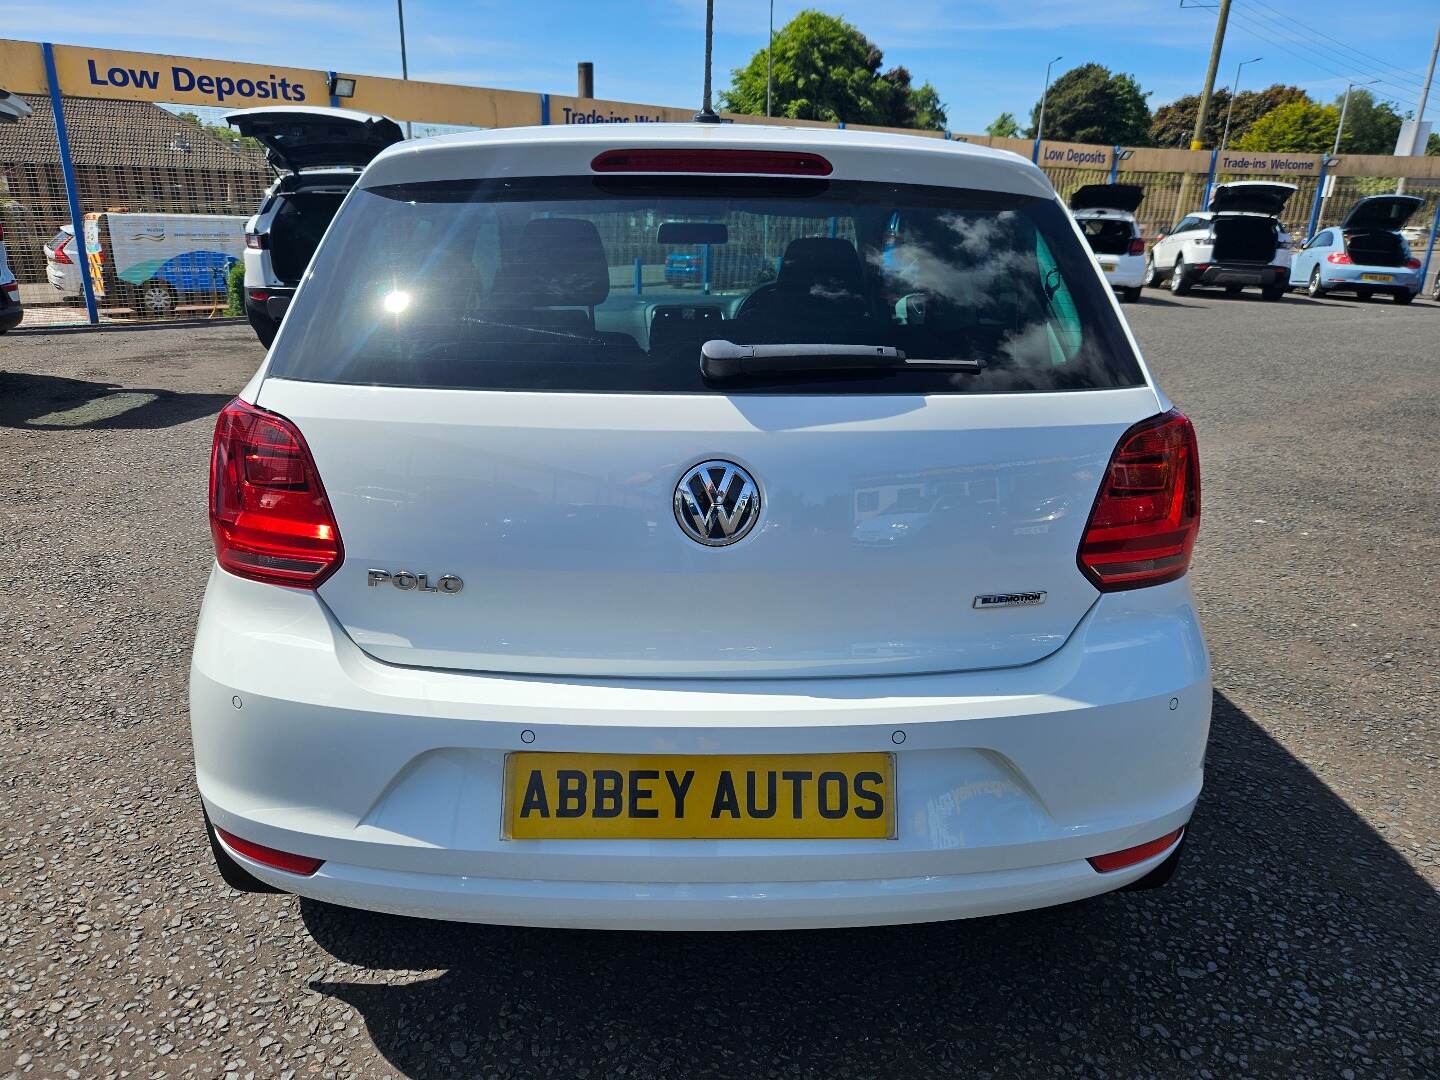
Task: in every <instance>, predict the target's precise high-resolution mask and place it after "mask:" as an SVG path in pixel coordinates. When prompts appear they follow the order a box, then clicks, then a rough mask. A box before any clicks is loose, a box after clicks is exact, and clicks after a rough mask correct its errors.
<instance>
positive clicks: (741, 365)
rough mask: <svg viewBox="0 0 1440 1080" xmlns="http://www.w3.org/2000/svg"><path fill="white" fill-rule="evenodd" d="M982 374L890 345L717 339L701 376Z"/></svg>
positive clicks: (966, 363)
mask: <svg viewBox="0 0 1440 1080" xmlns="http://www.w3.org/2000/svg"><path fill="white" fill-rule="evenodd" d="M927 368H928V369H940V370H945V371H970V372H975V371H979V370H980V368H981V364H980V361H978V360H924V359H920V358H918V357H910V356H906V355H905V353H904V352H902V351H901V350H900V349H896V348H894V347H892V346H890V345H828V344H814V345H811V344H798V343H797V344H791V343H786V344H784V345H736V344H735V343H734V342H733V341H724V340H720V339H716V340H713V341H707V342H705V344H704V345H701V346H700V374H702V375H703V376H705V378H707V379H734V378H739V377H741V376H744V375H766V374H771V373H779V372H787V371H910V370H920V369H927Z"/></svg>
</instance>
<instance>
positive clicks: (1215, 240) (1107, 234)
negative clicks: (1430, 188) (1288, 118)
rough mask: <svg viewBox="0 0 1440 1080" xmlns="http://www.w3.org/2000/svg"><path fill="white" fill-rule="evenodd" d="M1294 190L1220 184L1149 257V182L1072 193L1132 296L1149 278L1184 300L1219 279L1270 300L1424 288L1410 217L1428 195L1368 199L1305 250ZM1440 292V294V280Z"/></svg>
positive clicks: (1120, 284) (1100, 252)
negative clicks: (1298, 236)
mask: <svg viewBox="0 0 1440 1080" xmlns="http://www.w3.org/2000/svg"><path fill="white" fill-rule="evenodd" d="M1295 190H1296V189H1295V185H1294V184H1282V183H1275V182H1271V181H1262V180H1242V181H1236V182H1234V183H1229V184H1218V185H1216V186H1215V188H1214V190H1213V192H1212V193H1211V197H1210V201H1209V208H1208V209H1207V210H1197V211H1195V212H1194V213H1190V214H1187V215H1185V216H1184V217H1183V218H1181V219H1180V221H1179V222H1178V223H1177V224H1176V225H1175V227H1174V228H1173V229H1170V230H1169V231H1168V232H1166V233H1163V234H1162V235H1160V236H1159V237H1158V238H1157V239H1156V241H1155V243H1154V244H1153V245H1150V247H1149V251H1148V253H1147V251H1146V243H1145V240H1144V238H1143V236H1142V233H1141V229H1140V226H1139V224H1138V222H1137V221H1136V219H1135V210H1136V209H1137V208H1138V207H1139V205H1140V202H1141V200H1142V199H1143V198H1144V188H1142V187H1141V186H1140V185H1138V184H1088V185H1086V186H1084V187H1081V188H1080V189H1078V190H1077V191H1076V192H1075V193H1074V194H1073V195H1072V196H1071V197H1070V208H1071V212H1072V215H1073V216H1074V218H1075V221H1076V224H1077V225H1079V227H1080V230H1081V232H1082V233H1083V234H1084V236H1085V239H1086V240H1087V241H1088V242H1089V244H1090V249H1091V251H1093V252H1094V254H1095V258H1096V261H1097V262H1099V264H1100V269H1101V270H1102V272H1103V273H1104V274H1105V279H1106V280H1107V281H1108V282H1109V283H1110V284H1111V286H1112V287H1113V288H1114V289H1115V290H1116V291H1117V292H1118V293H1119V294H1120V298H1121V299H1122V300H1125V301H1127V302H1132V303H1133V302H1134V301H1136V300H1138V299H1139V298H1140V286H1141V285H1142V284H1143V285H1148V286H1150V287H1152V288H1161V287H1168V288H1169V289H1170V291H1171V292H1172V293H1174V294H1176V295H1177V296H1183V295H1184V294H1185V293H1188V292H1190V290H1191V289H1194V288H1197V287H1201V286H1211V285H1214V286H1219V287H1222V288H1224V289H1225V291H1226V292H1229V293H1239V292H1241V291H1243V290H1244V289H1246V288H1258V289H1259V290H1260V294H1261V296H1263V297H1264V298H1265V299H1266V300H1278V299H1280V297H1282V296H1284V295H1285V293H1286V292H1288V291H1290V290H1292V289H1304V290H1305V291H1306V292H1308V293H1309V294H1310V295H1311V296H1314V297H1320V296H1324V295H1325V294H1327V293H1329V292H1335V291H1348V292H1352V293H1354V294H1355V295H1357V296H1360V297H1361V298H1366V299H1368V298H1369V297H1371V296H1374V295H1380V294H1384V295H1388V296H1390V297H1391V298H1392V299H1394V300H1395V301H1396V302H1397V303H1401V304H1408V303H1409V302H1410V301H1411V300H1413V299H1414V298H1415V297H1416V295H1418V294H1419V293H1420V292H1421V290H1422V289H1423V288H1424V280H1423V277H1422V270H1423V262H1422V260H1421V259H1419V258H1417V257H1416V256H1415V255H1414V254H1413V253H1412V251H1411V249H1410V246H1409V239H1408V236H1407V232H1408V230H1406V223H1407V222H1408V221H1409V220H1410V219H1411V218H1412V217H1413V216H1414V215H1415V212H1416V211H1417V210H1418V209H1419V208H1420V207H1421V206H1422V205H1423V204H1424V201H1423V200H1422V199H1419V198H1416V197H1415V196H1413V195H1373V196H1371V197H1369V198H1366V199H1361V200H1360V201H1359V202H1358V203H1356V204H1355V206H1354V207H1353V208H1352V209H1351V210H1350V213H1349V214H1347V215H1346V217H1345V220H1344V221H1343V222H1341V223H1340V224H1339V225H1338V226H1335V227H1333V228H1328V229H1323V230H1321V231H1320V232H1318V233H1316V234H1315V235H1314V236H1312V237H1310V238H1309V239H1308V240H1307V241H1306V242H1305V243H1304V244H1303V245H1302V246H1301V247H1300V248H1299V250H1298V251H1297V250H1293V244H1292V238H1291V236H1290V234H1289V233H1288V232H1287V231H1286V229H1285V226H1284V224H1283V223H1282V222H1281V220H1280V215H1281V214H1282V213H1283V212H1284V209H1285V206H1286V204H1287V203H1288V202H1289V200H1290V197H1291V196H1292V195H1294V193H1295ZM1426 239H1427V240H1428V233H1427V234H1426ZM1435 291H1436V298H1437V299H1440V279H1437V287H1436V290H1435Z"/></svg>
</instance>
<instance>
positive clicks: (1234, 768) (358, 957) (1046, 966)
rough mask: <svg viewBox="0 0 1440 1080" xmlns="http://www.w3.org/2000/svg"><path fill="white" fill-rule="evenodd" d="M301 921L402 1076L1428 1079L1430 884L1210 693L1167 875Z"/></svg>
mask: <svg viewBox="0 0 1440 1080" xmlns="http://www.w3.org/2000/svg"><path fill="white" fill-rule="evenodd" d="M301 914H302V917H303V919H304V921H305V924H306V926H307V928H308V929H309V931H310V933H311V934H312V935H313V937H314V938H315V940H316V941H317V942H318V943H319V944H320V946H321V947H322V948H324V949H325V950H326V951H327V952H329V953H330V954H331V955H332V956H334V957H336V958H337V959H339V960H341V961H344V962H345V963H348V964H353V965H357V966H360V967H363V968H369V969H372V970H374V972H375V975H374V977H372V978H366V979H360V980H354V981H323V980H316V981H312V982H310V984H309V985H310V987H311V988H312V989H313V990H315V991H317V992H319V993H322V994H326V995H329V996H331V997H334V998H337V999H339V1000H342V1001H345V1002H348V1003H349V1004H350V1005H351V1006H353V1007H354V1008H355V1009H356V1010H358V1011H359V1013H360V1014H361V1015H362V1016H363V1017H364V1020H365V1023H366V1025H367V1027H368V1030H369V1034H370V1037H371V1038H372V1039H373V1040H374V1043H375V1046H376V1048H377V1049H378V1050H379V1052H380V1053H381V1054H382V1055H383V1056H384V1057H385V1058H386V1059H387V1061H388V1062H389V1063H390V1064H391V1065H392V1066H393V1067H394V1068H396V1069H397V1070H399V1071H400V1072H401V1073H403V1074H405V1075H406V1076H411V1077H422V1078H431V1077H445V1076H456V1075H466V1076H468V1075H483V1076H490V1075H492V1074H495V1073H503V1074H505V1075H518V1076H535V1075H557V1076H559V1075H563V1076H567V1077H579V1076H586V1075H589V1076H594V1077H613V1076H622V1075H625V1076H657V1075H661V1076H668V1075H673V1076H697V1075H714V1076H769V1075H781V1076H792V1075H793V1076H809V1075H824V1076H922V1075H937V1074H952V1073H955V1074H966V1075H980V1076H986V1075H993V1076H1015V1075H1034V1076H1040V1075H1045V1076H1050V1075H1056V1074H1058V1073H1061V1072H1065V1073H1069V1072H1075V1071H1077V1070H1078V1071H1079V1072H1081V1073H1083V1074H1085V1075H1096V1076H1101V1075H1106V1074H1107V1073H1111V1074H1114V1072H1116V1071H1118V1072H1119V1073H1121V1074H1124V1075H1132V1074H1137V1073H1138V1074H1141V1075H1159V1076H1166V1075H1181V1074H1185V1075H1207V1074H1206V1073H1203V1072H1201V1071H1200V1070H1202V1069H1209V1070H1210V1074H1211V1075H1217V1076H1231V1075H1247V1076H1275V1075H1320V1074H1324V1075H1339V1069H1340V1068H1341V1064H1342V1063H1343V1062H1344V1061H1345V1060H1347V1059H1348V1060H1351V1061H1353V1062H1354V1063H1355V1068H1357V1069H1361V1070H1365V1069H1367V1068H1369V1069H1372V1070H1375V1071H1379V1072H1390V1073H1401V1074H1404V1075H1414V1076H1419V1075H1435V1074H1437V1072H1440V1052H1437V1050H1436V1045H1437V1037H1436V1036H1437V1029H1440V1019H1437V1013H1436V1009H1435V995H1434V993H1433V985H1434V983H1433V980H1434V978H1435V973H1436V971H1437V970H1440V935H1437V934H1436V933H1435V928H1436V926H1437V925H1440V902H1437V898H1436V892H1435V890H1434V888H1433V887H1432V886H1430V885H1429V884H1428V883H1427V882H1426V881H1425V880H1424V879H1423V878H1422V877H1421V876H1420V875H1418V874H1417V873H1415V872H1414V871H1413V870H1412V869H1411V867H1410V866H1409V864H1408V863H1406V862H1405V861H1404V860H1403V859H1402V858H1401V857H1400V856H1399V855H1398V854H1397V853H1396V852H1395V851H1394V850H1393V849H1392V848H1391V847H1390V846H1389V845H1388V844H1387V843H1386V841H1385V840H1384V839H1383V838H1382V837H1381V836H1380V835H1379V834H1378V833H1376V832H1375V831H1374V830H1373V829H1372V828H1370V827H1369V825H1367V824H1366V823H1365V822H1364V821H1362V820H1361V819H1360V818H1359V817H1358V816H1357V815H1356V814H1355V813H1354V812H1353V811H1352V810H1351V809H1350V808H1349V807H1348V806H1347V805H1346V804H1345V802H1344V801H1343V800H1341V799H1340V798H1339V797H1338V796H1336V795H1335V794H1334V793H1333V792H1331V791H1330V789H1329V788H1328V787H1326V785H1325V784H1324V782H1323V781H1321V780H1320V779H1319V778H1318V777H1317V776H1315V774H1313V773H1312V772H1311V771H1310V770H1309V769H1307V768H1306V767H1305V766H1304V765H1303V764H1301V763H1300V762H1299V761H1297V760H1296V759H1295V758H1293V757H1292V756H1291V755H1290V754H1289V753H1287V752H1286V751H1285V750H1284V748H1283V747H1281V746H1280V745H1279V744H1278V743H1276V742H1275V741H1274V740H1272V739H1271V738H1270V737H1269V736H1268V735H1267V734H1265V732H1264V731H1263V730H1262V729H1261V728H1260V727H1259V725H1258V724H1256V723H1255V722H1254V721H1253V720H1251V719H1250V718H1249V717H1248V716H1246V715H1245V714H1244V713H1243V712H1242V711H1241V710H1239V709H1238V708H1236V707H1235V706H1234V705H1233V704H1232V703H1231V702H1230V701H1228V700H1227V699H1226V698H1225V697H1224V696H1222V695H1219V694H1217V695H1216V698H1215V723H1214V730H1213V736H1212V742H1211V748H1210V759H1209V777H1208V783H1207V788H1206V793H1205V797H1204V799H1203V800H1202V803H1201V809H1200V811H1199V813H1198V814H1197V816H1196V819H1195V822H1194V827H1193V829H1192V833H1191V838H1190V842H1189V845H1188V848H1187V853H1186V862H1185V864H1184V865H1183V866H1182V868H1181V871H1180V874H1179V875H1178V877H1177V878H1176V879H1175V880H1174V881H1172V882H1171V883H1170V884H1169V885H1168V886H1166V887H1165V888H1163V889H1160V890H1158V891H1155V892H1148V893H1121V894H1114V895H1110V896H1106V897H1101V898H1097V899H1095V900H1091V901H1086V902H1084V903H1078V904H1071V905H1068V906H1065V907H1060V908H1053V909H1050V910H1044V911H1036V912H1028V913H1024V914H1019V915H1010V916H1003V917H996V918H989V919H979V920H970V921H963V922H952V923H936V924H929V925H920V926H908V927H888V928H878V929H865V930H832V931H811V932H806V933H779V932H761V933H748V934H740V935H726V934H659V933H652V934H639V933H599V932H580V931H551V930H531V929H517V928H505V927H483V926H468V925H452V924H445V923H438V922H429V921H423V920H415V919H405V918H400V917H393V916H382V915H374V914H368V913H360V912H348V911H341V910H338V909H334V908H330V907H327V906H325V905H323V904H318V903H314V902H311V901H301ZM435 969H440V970H441V974H439V975H429V974H426V973H427V972H429V971H432V970H435ZM1426 986H1430V987H1432V989H1431V990H1430V991H1427V990H1425V989H1424V987H1426ZM1202 1047H1203V1048H1204V1049H1202ZM1364 1063H1368V1066H1367V1065H1366V1064H1364Z"/></svg>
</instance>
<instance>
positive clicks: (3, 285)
mask: <svg viewBox="0 0 1440 1080" xmlns="http://www.w3.org/2000/svg"><path fill="white" fill-rule="evenodd" d="M24 314H25V309H24V308H23V307H22V306H21V304H20V283H19V282H18V281H16V280H15V274H14V273H13V272H12V271H11V269H10V260H9V259H8V258H7V257H6V254H5V230H4V229H0V334H3V333H5V331H6V330H12V329H14V328H15V327H16V326H19V325H20V320H21V318H22V317H23V316H24Z"/></svg>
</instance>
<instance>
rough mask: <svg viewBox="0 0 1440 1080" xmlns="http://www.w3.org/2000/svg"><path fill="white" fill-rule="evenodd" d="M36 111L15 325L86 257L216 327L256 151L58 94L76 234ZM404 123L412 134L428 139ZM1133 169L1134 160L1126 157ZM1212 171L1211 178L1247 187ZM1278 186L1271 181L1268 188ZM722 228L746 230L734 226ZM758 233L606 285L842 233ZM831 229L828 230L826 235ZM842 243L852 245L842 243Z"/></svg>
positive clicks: (39, 104) (1172, 183)
mask: <svg viewBox="0 0 1440 1080" xmlns="http://www.w3.org/2000/svg"><path fill="white" fill-rule="evenodd" d="M26 101H27V102H28V103H29V104H30V106H31V108H32V109H33V110H34V115H33V116H31V117H30V118H28V119H26V120H25V121H23V122H21V123H16V124H7V125H0V228H3V230H4V233H3V235H4V240H5V244H6V247H7V250H8V257H9V263H10V267H11V269H12V270H13V271H14V273H15V275H16V277H17V279H18V280H19V283H20V287H21V299H22V300H23V301H24V303H25V305H26V324H27V325H32V326H33V325H47V324H49V325H55V324H63V323H83V322H86V321H87V313H86V310H85V307H84V303H83V298H82V290H81V278H80V265H79V264H80V260H81V259H88V261H89V264H90V266H91V269H92V271H93V279H94V282H95V285H96V293H97V307H98V311H99V317H100V319H101V321H103V322H121V321H128V322H133V321H145V320H152V319H174V318H196V317H215V316H219V315H222V314H224V313H225V308H226V295H225V275H226V270H227V268H228V267H229V266H231V265H233V264H234V263H235V262H236V261H237V260H239V259H241V257H242V255H243V245H244V237H243V225H244V222H245V220H246V219H247V218H249V217H250V216H251V215H253V214H254V213H256V211H257V210H258V209H259V207H260V203H261V201H262V198H263V196H264V193H265V190H266V188H267V187H268V186H269V184H270V183H271V181H272V180H273V174H272V172H271V170H270V169H269V167H268V166H267V164H266V162H265V158H264V155H263V152H262V151H261V150H260V149H259V148H258V147H257V146H255V145H254V144H249V143H247V142H246V141H245V140H240V139H238V138H236V137H235V136H233V135H232V134H231V133H230V132H229V130H228V129H227V128H225V127H224V126H223V124H221V123H220V122H219V117H218V115H215V114H214V113H213V111H207V110H204V109H202V110H201V113H200V114H199V115H195V114H193V113H191V114H186V113H183V112H180V111H178V110H174V109H169V108H163V107H161V106H159V105H155V104H151V103H148V102H138V101H134V102H132V101H112V100H104V101H102V100H93V99H86V98H66V99H65V119H66V124H67V127H68V131H69V137H70V148H71V157H72V161H73V165H74V174H75V181H76V187H77V191H78V194H79V200H80V205H81V215H82V220H81V221H80V222H79V223H77V225H78V227H79V233H80V235H79V236H75V235H73V234H72V233H71V232H70V231H69V230H70V229H71V221H70V211H69V206H68V202H67V198H66V191H65V179H64V173H63V168H62V164H61V159H60V152H59V146H58V143H57V140H56V136H55V127H54V122H53V117H52V115H51V110H50V99H49V98H48V97H47V96H42V95H26ZM428 133H430V129H429V128H428V127H427V126H426V125H417V129H416V134H417V135H422V134H428ZM1136 163H1137V164H1138V161H1137V162H1136ZM1046 173H1047V175H1048V176H1049V177H1050V180H1051V182H1052V183H1053V184H1054V185H1055V188H1056V190H1057V191H1058V192H1059V193H1060V195H1061V197H1062V198H1067V199H1068V197H1069V196H1070V195H1071V194H1072V193H1073V192H1074V191H1075V190H1076V189H1077V188H1079V187H1080V186H1082V185H1084V184H1094V183H1105V182H1107V181H1108V180H1109V179H1110V173H1109V171H1108V169H1099V168H1075V167H1057V166H1050V167H1047V168H1046ZM1256 178H1257V177H1256V176H1254V175H1240V174H1236V175H1229V174H1224V173H1221V174H1219V175H1217V176H1215V177H1214V182H1216V183H1223V182H1225V181H1228V180H1243V179H1256ZM1281 178H1282V177H1277V179H1281ZM1116 179H1117V180H1119V181H1121V182H1124V183H1135V184H1140V185H1143V187H1144V189H1145V197H1144V200H1143V201H1142V203H1141V205H1140V207H1139V209H1138V210H1137V212H1136V217H1137V219H1138V220H1139V222H1140V227H1141V231H1142V233H1143V234H1144V235H1145V236H1146V237H1147V238H1151V239H1153V238H1154V237H1156V236H1157V235H1159V234H1160V233H1163V232H1165V231H1167V230H1168V229H1170V228H1171V227H1172V226H1173V225H1174V223H1175V222H1176V221H1178V220H1179V219H1180V218H1181V217H1183V216H1184V214H1186V213H1188V212H1190V211H1193V210H1196V209H1199V208H1200V206H1201V203H1202V202H1203V200H1204V193H1205V185H1206V180H1207V177H1206V176H1205V175H1204V174H1203V173H1193V172H1192V173H1182V172H1178V171H1143V170H1131V169H1129V168H1127V167H1125V165H1124V164H1122V165H1121V168H1120V172H1119V174H1118V176H1117V177H1116ZM1283 179H1285V180H1286V181H1288V182H1293V183H1295V184H1296V186H1297V189H1298V190H1297V191H1296V193H1295V196H1294V197H1293V198H1292V199H1291V200H1290V203H1289V206H1288V207H1287V209H1286V211H1285V213H1284V222H1285V224H1286V226H1287V228H1288V229H1289V231H1290V233H1291V235H1292V236H1293V237H1294V238H1295V242H1296V243H1297V244H1298V243H1300V242H1301V241H1303V240H1304V239H1305V237H1306V236H1307V235H1308V234H1309V231H1310V229H1309V225H1310V218H1311V214H1312V212H1313V209H1314V207H1315V195H1316V189H1317V186H1318V185H1319V183H1320V182H1321V181H1320V179H1319V178H1318V177H1313V176H1312V177H1303V176H1301V177H1293V176H1285V177H1283ZM1393 190H1395V181H1394V179H1393V178H1391V177H1351V176H1342V177H1335V178H1333V180H1332V182H1331V184H1330V187H1329V190H1328V194H1326V195H1325V197H1324V198H1323V199H1322V200H1321V202H1320V212H1319V219H1318V223H1317V228H1323V227H1326V226H1331V225H1336V224H1339V223H1340V222H1341V221H1342V220H1343V219H1344V217H1345V215H1346V213H1348V212H1349V210H1350V209H1351V208H1352V207H1353V206H1354V205H1355V203H1356V202H1357V201H1359V200H1360V199H1362V198H1364V197H1366V196H1367V195H1373V194H1379V193H1382V192H1388V191H1393ZM1409 191H1410V192H1411V193H1412V194H1415V195H1418V196H1420V197H1421V198H1422V199H1424V200H1425V205H1424V207H1423V208H1422V209H1421V210H1420V211H1419V212H1418V213H1417V214H1416V215H1415V217H1414V218H1413V219H1412V222H1411V226H1412V227H1411V229H1410V230H1409V231H1408V233H1407V239H1408V240H1409V242H1410V246H1411V250H1412V252H1414V253H1415V254H1416V255H1417V256H1419V257H1421V258H1423V257H1424V243H1425V241H1426V240H1427V239H1428V231H1429V226H1430V223H1431V221H1432V220H1433V216H1434V213H1435V209H1436V206H1437V203H1440V179H1429V180H1427V179H1418V180H1412V181H1410V184H1409ZM731 227H732V229H734V228H739V229H743V228H745V227H747V226H746V223H745V222H744V221H743V220H742V219H737V220H736V221H735V222H732V225H731ZM755 228H763V229H764V230H766V233H765V235H764V236H763V237H760V238H758V240H757V239H756V238H746V242H745V243H743V244H737V245H735V247H736V248H737V249H738V248H740V247H743V248H744V249H745V250H747V251H750V252H756V251H759V252H762V253H763V255H762V256H761V257H760V258H759V259H758V260H757V259H756V257H755V256H754V255H751V256H750V257H749V259H748V260H742V261H736V260H735V259H734V258H732V257H729V256H727V254H726V253H725V251H724V249H723V248H719V247H716V248H712V249H710V250H706V249H704V248H703V247H701V246H696V247H694V248H693V249H692V248H677V247H676V246H674V245H660V244H658V243H648V244H636V243H634V242H633V240H632V239H631V238H632V237H633V235H634V234H633V232H631V233H628V234H627V238H626V240H625V242H624V243H623V244H622V243H620V242H619V239H618V238H615V240H614V243H613V244H612V242H611V239H612V238H609V237H607V238H606V246H607V250H608V251H609V252H610V254H611V257H612V260H613V261H614V263H615V265H612V270H611V274H612V287H614V288H627V287H628V288H634V289H636V290H638V291H642V292H643V291H644V290H645V289H646V288H648V287H652V286H659V285H668V286H680V287H695V288H698V289H707V288H708V289H711V290H714V291H725V290H729V289H740V288H749V287H752V286H753V285H754V284H755V283H756V282H758V281H764V280H768V279H769V278H770V277H772V276H773V274H774V272H775V263H776V262H777V261H778V259H779V257H780V256H781V255H782V254H783V253H784V250H785V247H786V245H787V244H788V243H789V242H790V241H791V240H793V239H796V238H798V237H802V236H826V235H842V236H848V232H847V230H848V229H849V226H848V223H844V222H842V223H840V224H838V225H837V224H836V223H834V222H829V221H827V220H826V219H823V218H821V219H816V218H800V217H797V218H795V219H793V220H789V219H786V220H780V219H776V218H765V219H764V220H763V221H759V220H757V222H756V223H755ZM837 230H838V231H837ZM850 238H851V239H853V237H850Z"/></svg>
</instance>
